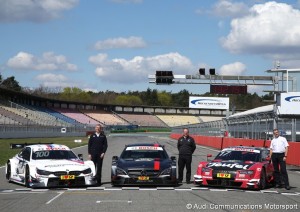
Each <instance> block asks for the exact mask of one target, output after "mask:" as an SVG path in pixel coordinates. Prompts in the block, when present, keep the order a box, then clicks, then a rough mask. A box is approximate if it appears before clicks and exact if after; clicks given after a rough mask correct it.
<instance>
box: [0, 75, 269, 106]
mask: <svg viewBox="0 0 300 212" xmlns="http://www.w3.org/2000/svg"><path fill="white" fill-rule="evenodd" d="M0 86H2V87H5V88H7V89H11V90H15V91H22V92H25V93H29V94H31V95H35V96H40V97H45V98H50V99H57V100H63V101H75V102H86V103H96V104H114V105H129V106H167V107H168V106H169V107H188V106H189V96H206V97H229V105H230V106H229V107H230V109H231V110H234V109H236V110H248V109H252V108H255V107H260V106H264V105H268V104H270V103H266V102H264V100H273V99H274V96H273V94H271V93H269V94H266V95H263V96H259V95H258V94H257V93H253V94H251V93H247V94H230V95H228V94H211V93H209V92H206V93H204V94H193V93H190V92H189V91H188V90H186V89H183V90H181V91H179V92H178V93H171V92H167V91H160V90H157V89H150V88H148V89H147V90H146V91H128V92H120V93H118V92H115V91H109V90H106V91H100V92H92V91H85V90H82V89H80V88H78V87H65V88H49V87H44V86H40V87H38V88H35V89H28V88H25V87H21V86H20V85H19V82H18V81H17V80H16V79H15V78H14V77H13V76H12V77H8V78H6V79H2V76H1V74H0Z"/></svg>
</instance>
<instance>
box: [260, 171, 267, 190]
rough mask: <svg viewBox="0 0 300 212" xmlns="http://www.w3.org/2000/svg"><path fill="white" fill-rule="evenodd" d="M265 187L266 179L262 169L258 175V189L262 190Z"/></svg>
mask: <svg viewBox="0 0 300 212" xmlns="http://www.w3.org/2000/svg"><path fill="white" fill-rule="evenodd" d="M266 186H267V178H266V172H265V170H264V169H262V172H261V174H260V180H259V189H260V190H263V189H265V188H266Z"/></svg>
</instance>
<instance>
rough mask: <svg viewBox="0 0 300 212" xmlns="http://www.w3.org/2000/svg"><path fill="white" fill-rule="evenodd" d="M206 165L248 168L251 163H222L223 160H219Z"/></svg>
mask: <svg viewBox="0 0 300 212" xmlns="http://www.w3.org/2000/svg"><path fill="white" fill-rule="evenodd" d="M206 167H224V168H225V167H226V168H229V169H233V168H237V169H248V168H249V165H242V164H238V163H221V162H217V163H208V164H207V166H206Z"/></svg>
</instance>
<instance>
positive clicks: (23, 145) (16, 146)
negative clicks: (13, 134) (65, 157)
mask: <svg viewBox="0 0 300 212" xmlns="http://www.w3.org/2000/svg"><path fill="white" fill-rule="evenodd" d="M36 144H53V143H41V142H39V143H22V144H10V148H11V149H21V148H24V147H25V146H29V145H36Z"/></svg>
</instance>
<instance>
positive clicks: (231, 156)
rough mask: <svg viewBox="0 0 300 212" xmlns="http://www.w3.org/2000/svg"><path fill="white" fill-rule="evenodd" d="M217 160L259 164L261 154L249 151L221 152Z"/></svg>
mask: <svg viewBox="0 0 300 212" xmlns="http://www.w3.org/2000/svg"><path fill="white" fill-rule="evenodd" d="M215 160H240V161H253V162H258V161H259V160H260V153H259V152H249V151H234V150H225V151H221V152H220V153H219V154H218V155H217V156H216V158H215Z"/></svg>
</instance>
